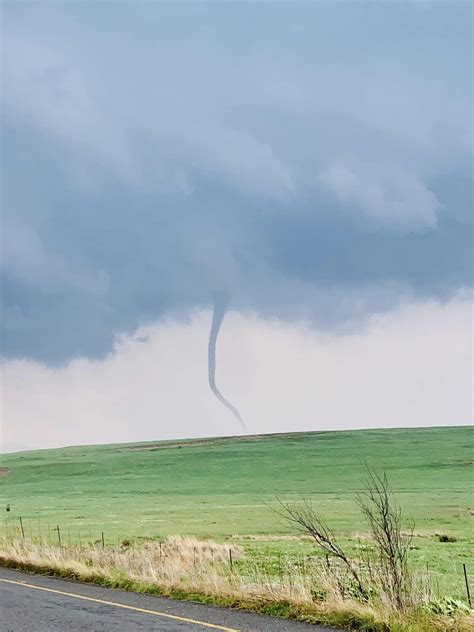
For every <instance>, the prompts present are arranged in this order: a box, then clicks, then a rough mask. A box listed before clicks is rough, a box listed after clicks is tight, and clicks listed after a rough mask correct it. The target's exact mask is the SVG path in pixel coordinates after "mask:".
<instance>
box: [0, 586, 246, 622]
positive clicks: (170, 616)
mask: <svg viewBox="0 0 474 632" xmlns="http://www.w3.org/2000/svg"><path fill="white" fill-rule="evenodd" d="M0 582H5V583H6V584H15V586H23V588H34V589H36V590H44V591H45V592H50V593H55V594H56V595H65V596H66V597H74V598H75V599H83V600H84V601H93V602H94V603H100V604H103V605H105V606H115V607H117V608H124V609H126V610H134V611H135V612H144V613H145V614H153V615H155V616H156V617H164V618H166V619H173V620H174V621H181V622H184V623H191V624H194V625H201V626H203V627H205V628H212V629H213V630H223V631H224V632H239V630H237V628H226V627H225V626H223V625H217V624H215V623H207V622H206V621H197V620H196V619H188V618H187V617H178V616H177V615H175V614H167V613H166V612H159V611H158V610H146V609H145V608H137V607H136V606H128V605H126V604H124V603H118V602H116V601H107V600H105V599H95V598H94V597H86V596H85V595H78V594H77V593H72V592H65V591H63V590H55V589H53V588H44V587H43V586H36V585H35V584H28V583H27V582H23V581H21V582H20V581H15V580H13V579H2V578H0Z"/></svg>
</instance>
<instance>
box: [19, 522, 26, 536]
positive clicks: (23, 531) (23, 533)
mask: <svg viewBox="0 0 474 632" xmlns="http://www.w3.org/2000/svg"><path fill="white" fill-rule="evenodd" d="M19 519H20V529H21V535H22V536H23V540H24V539H25V530H24V529H23V520H22V519H21V516H19Z"/></svg>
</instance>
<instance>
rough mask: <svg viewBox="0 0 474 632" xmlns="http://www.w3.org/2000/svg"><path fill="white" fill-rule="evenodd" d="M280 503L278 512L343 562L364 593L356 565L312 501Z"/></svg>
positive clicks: (330, 554) (361, 593) (325, 550)
mask: <svg viewBox="0 0 474 632" xmlns="http://www.w3.org/2000/svg"><path fill="white" fill-rule="evenodd" d="M279 505H280V509H279V510H277V512H278V513H279V514H280V515H281V516H283V517H284V518H285V519H286V520H288V521H289V522H291V523H292V524H294V525H296V527H297V528H298V530H299V531H300V532H301V533H305V534H307V535H309V536H310V537H311V538H312V539H313V540H314V542H315V543H316V545H317V546H318V547H319V548H320V549H322V550H323V551H324V552H325V553H326V555H327V556H329V557H335V558H337V559H338V560H340V562H342V564H343V565H344V566H345V567H346V568H347V570H348V572H349V573H350V575H351V576H352V578H353V579H354V581H355V582H356V585H357V588H358V591H359V593H360V595H364V594H365V593H366V590H365V589H364V586H363V585H362V581H361V578H360V575H359V573H358V571H357V568H356V565H355V564H354V562H353V561H352V560H351V559H350V558H349V556H348V555H347V554H346V553H345V551H344V549H343V548H342V547H341V545H340V544H339V543H338V541H337V539H336V536H335V535H334V533H333V532H332V531H331V529H330V528H329V527H328V525H327V524H326V523H325V522H324V521H323V519H322V518H321V517H320V516H319V515H318V513H317V511H316V510H315V508H314V506H313V504H312V503H311V501H310V500H303V501H302V502H300V503H285V502H282V501H280V503H279ZM329 557H328V559H329Z"/></svg>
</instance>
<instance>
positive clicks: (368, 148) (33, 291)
mask: <svg viewBox="0 0 474 632" xmlns="http://www.w3.org/2000/svg"><path fill="white" fill-rule="evenodd" d="M3 12H4V16H3V17H4V19H3V27H2V28H3V33H2V35H3V59H2V80H3V81H2V88H3V89H2V99H3V104H2V145H3V160H2V172H3V173H2V178H3V185H4V186H3V196H2V206H3V231H2V242H3V268H2V279H3V285H2V291H3V305H4V309H3V334H2V336H3V339H2V346H3V352H4V354H5V355H6V356H7V357H12V356H15V357H18V356H20V357H22V356H25V357H32V358H36V359H40V360H43V361H45V362H49V363H58V362H59V363H60V362H64V361H67V360H69V359H71V358H73V357H76V356H79V355H87V356H92V357H98V356H103V355H104V354H106V353H108V352H110V350H111V349H112V346H113V340H114V337H115V335H116V334H117V333H118V332H122V331H133V330H134V329H136V328H137V327H138V326H139V325H140V324H141V323H146V322H150V321H153V320H156V319H159V318H162V317H164V316H165V315H172V316H173V317H175V318H184V317H186V314H188V313H189V311H190V310H192V309H193V308H195V307H200V306H204V305H210V304H211V302H212V295H213V292H214V291H216V290H224V291H226V292H228V293H229V294H230V296H231V306H232V307H236V308H238V309H243V310H245V309H252V310H256V311H258V312H260V313H262V314H265V315H268V316H276V317H279V318H285V319H293V318H299V317H305V318H307V319H310V320H312V321H313V322H314V323H315V325H317V326H320V327H326V328H331V329H338V328H347V327H349V328H350V327H354V326H357V325H359V324H360V323H361V322H363V320H364V318H365V317H366V316H368V315H370V314H372V313H374V312H377V311H383V310H386V309H390V308H391V307H393V306H394V305H396V304H397V303H398V302H399V301H400V300H403V299H405V298H407V297H408V298H410V299H413V298H417V297H422V298H423V297H434V298H436V299H440V300H446V299H448V298H449V297H450V296H452V295H453V294H454V293H455V292H457V291H458V290H459V288H461V287H465V286H470V285H471V284H472V277H471V255H470V252H471V247H472V225H471V212H472V182H471V172H470V166H471V141H472V129H471V108H472V100H471V91H470V82H471V71H472V68H471V45H472V41H471V40H472V33H471V21H470V19H469V7H468V6H467V5H464V6H463V5H462V4H459V5H449V6H448V5H439V6H438V5H434V4H428V5H424V4H423V5H422V4H418V3H414V4H413V5H409V4H405V5H403V6H397V5H392V4H386V5H385V6H383V5H382V4H381V5H378V6H376V5H373V4H371V5H353V6H351V7H346V8H345V9H344V11H341V10H336V9H335V8H334V7H331V6H330V5H322V4H317V5H316V4H315V5H309V4H291V3H288V4H281V5H280V4H279V5H272V6H271V8H270V6H269V5H268V4H262V5H249V4H237V5H228V6H218V5H216V4H215V3H212V4H209V5H203V4H200V3H199V4H198V5H195V4H189V5H186V4H181V3H180V4H179V5H174V6H173V5H172V4H169V5H165V4H157V5H150V4H148V3H144V4H137V5H134V6H133V8H132V5H130V6H129V7H127V6H126V5H119V4H112V5H109V4H102V5H101V4H99V3H98V4H96V5H94V7H93V8H91V7H90V6H87V7H86V6H85V5H83V4H82V3H78V4H77V5H68V6H65V5H64V6H63V5H36V4H35V3H33V4H31V5H29V4H23V3H22V5H20V6H9V7H5V8H4V9H3Z"/></svg>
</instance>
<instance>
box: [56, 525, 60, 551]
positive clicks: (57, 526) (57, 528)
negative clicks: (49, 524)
mask: <svg viewBox="0 0 474 632" xmlns="http://www.w3.org/2000/svg"><path fill="white" fill-rule="evenodd" d="M56 531H57V532H58V542H59V546H61V532H60V530H59V525H56Z"/></svg>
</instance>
